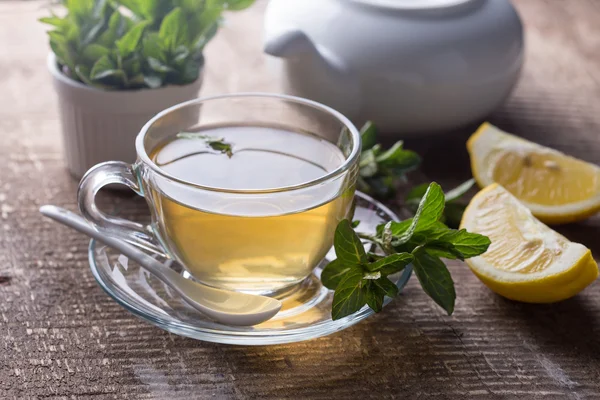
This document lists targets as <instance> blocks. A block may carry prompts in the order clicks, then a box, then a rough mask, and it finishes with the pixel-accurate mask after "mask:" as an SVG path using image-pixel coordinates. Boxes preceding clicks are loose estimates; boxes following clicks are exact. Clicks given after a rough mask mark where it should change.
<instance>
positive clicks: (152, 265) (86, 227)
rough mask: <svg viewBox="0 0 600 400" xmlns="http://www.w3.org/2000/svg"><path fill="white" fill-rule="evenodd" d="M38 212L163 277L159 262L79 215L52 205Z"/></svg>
mask: <svg viewBox="0 0 600 400" xmlns="http://www.w3.org/2000/svg"><path fill="white" fill-rule="evenodd" d="M40 212H41V213H42V214H43V215H45V216H46V217H49V218H52V219H53V220H56V221H58V222H60V223H61V224H64V225H67V226H70V227H71V228H73V229H75V230H77V231H79V232H81V233H84V234H86V235H87V236H89V237H92V238H94V239H96V240H98V241H99V242H101V243H104V244H105V245H107V246H110V247H112V248H114V249H116V250H118V251H120V252H121V253H123V254H124V255H126V256H127V257H129V258H131V259H132V260H134V261H136V262H137V263H138V264H140V265H143V266H144V267H146V269H148V270H149V271H150V272H152V273H153V274H155V275H159V276H161V277H162V276H164V274H163V271H162V269H163V268H165V266H164V265H163V264H162V263H161V262H160V261H158V260H156V259H154V258H152V257H150V256H149V255H148V254H146V253H144V252H143V251H141V250H139V249H137V248H136V247H134V246H132V245H130V244H129V243H127V242H125V241H124V240H123V239H121V238H116V237H113V236H109V235H106V234H103V233H102V232H99V231H98V230H96V228H94V227H93V226H92V225H90V224H89V223H87V222H86V221H85V220H84V219H83V218H81V217H80V216H79V215H77V214H75V213H72V212H71V211H69V210H65V209H64V208H60V207H56V206H52V205H46V206H42V207H40Z"/></svg>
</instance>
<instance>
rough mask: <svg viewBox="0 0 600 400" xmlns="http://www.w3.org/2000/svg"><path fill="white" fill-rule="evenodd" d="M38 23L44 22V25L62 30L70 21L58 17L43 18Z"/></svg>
mask: <svg viewBox="0 0 600 400" xmlns="http://www.w3.org/2000/svg"><path fill="white" fill-rule="evenodd" d="M38 21H40V22H43V23H44V24H48V25H52V26H55V27H57V28H62V27H64V26H65V25H67V24H68V21H66V20H65V19H64V18H60V17H57V16H56V15H53V16H51V17H42V18H40V19H38Z"/></svg>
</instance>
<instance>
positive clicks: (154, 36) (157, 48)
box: [142, 32, 166, 64]
mask: <svg viewBox="0 0 600 400" xmlns="http://www.w3.org/2000/svg"><path fill="white" fill-rule="evenodd" d="M160 42H161V39H160V37H159V36H158V33H156V32H150V33H147V34H146V35H145V37H144V39H143V40H142V55H143V56H144V57H146V59H147V61H148V62H149V61H150V58H154V59H155V60H158V61H159V62H160V63H161V64H162V63H164V62H166V55H165V50H164V49H163V48H162V47H161V43H160Z"/></svg>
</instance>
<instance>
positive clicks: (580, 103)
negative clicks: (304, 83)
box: [0, 0, 600, 399]
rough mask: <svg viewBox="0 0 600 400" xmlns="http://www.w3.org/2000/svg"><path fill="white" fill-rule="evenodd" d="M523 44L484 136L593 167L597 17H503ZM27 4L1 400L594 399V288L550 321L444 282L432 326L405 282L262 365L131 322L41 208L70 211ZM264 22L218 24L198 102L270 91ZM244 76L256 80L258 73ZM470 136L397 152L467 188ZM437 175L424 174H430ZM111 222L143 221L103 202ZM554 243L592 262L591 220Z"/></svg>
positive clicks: (78, 243)
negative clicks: (586, 251)
mask: <svg viewBox="0 0 600 400" xmlns="http://www.w3.org/2000/svg"><path fill="white" fill-rule="evenodd" d="M515 3H516V5H517V6H518V8H519V11H520V13H521V15H522V17H523V20H524V23H525V26H526V31H527V56H526V64H525V69H524V71H523V75H522V78H521V80H520V83H519V85H518V87H517V89H516V91H515V93H514V94H513V96H512V97H511V98H510V99H509V100H508V101H507V103H506V104H505V105H504V106H503V107H502V108H501V109H499V110H498V111H497V112H495V113H494V114H493V115H492V116H491V117H490V120H491V121H492V122H493V123H495V124H497V125H499V126H501V127H503V128H505V129H507V130H509V131H514V132H515V133H518V134H520V135H522V136H524V137H527V138H530V139H533V140H536V141H538V142H540V143H544V144H547V145H551V146H553V147H555V148H557V149H560V150H563V151H565V152H567V153H571V154H573V155H576V156H578V157H580V158H583V159H585V160H587V161H591V162H595V163H598V164H600V140H599V137H598V136H599V135H600V2H598V0H569V1H565V0H518V1H517V0H515ZM43 5H44V3H40V2H38V1H28V2H15V1H3V2H0V135H1V136H0V137H1V140H2V145H1V146H0V276H1V277H0V398H2V399H5V398H7V399H12V398H27V397H31V398H77V397H90V398H98V399H103V398H118V399H123V398H156V399H176V398H181V399H188V398H213V397H214V398H219V399H221V398H237V399H246V398H322V399H341V398H373V399H384V398H396V397H398V398H403V397H406V398H411V399H412V398H429V397H435V398H441V399H443V398H451V399H458V398H536V399H538V398H539V399H565V398H572V399H583V398H594V397H599V396H600V338H599V336H598V333H600V288H599V287H598V285H597V284H596V285H592V286H591V287H590V288H588V289H587V290H585V291H584V292H583V293H582V294H580V295H579V296H577V297H575V298H573V299H571V300H568V301H564V302H562V303H559V304H554V305H526V304H519V303H515V302H511V301H508V300H505V299H503V298H501V297H498V296H496V295H494V294H493V293H491V292H490V291H489V290H487V289H486V288H485V287H484V286H483V285H482V284H481V283H480V282H479V281H478V280H477V279H476V278H475V277H474V276H473V275H472V274H471V272H470V271H469V270H468V269H467V268H466V266H464V265H463V264H459V263H452V264H451V265H450V268H451V272H452V274H453V276H454V279H455V281H456V286H457V293H458V301H457V306H456V311H455V313H454V315H453V316H451V317H448V316H446V315H444V313H443V311H441V310H440V309H439V308H438V307H437V306H435V305H434V304H433V303H432V302H431V301H430V300H429V299H428V298H427V297H426V296H425V295H424V294H423V293H422V291H421V290H420V288H419V287H418V285H417V284H416V280H414V279H413V280H412V281H411V282H410V283H409V285H408V287H407V288H406V290H405V292H404V294H403V295H402V296H401V297H400V298H398V299H396V301H395V302H394V303H393V304H392V305H391V306H390V307H388V308H386V309H385V311H384V312H383V313H381V314H379V315H377V316H374V317H373V318H369V319H368V320H366V321H364V322H362V323H360V324H359V325H357V326H354V327H352V328H350V329H347V330H345V331H343V332H340V333H337V334H334V335H331V336H328V337H325V338H321V339H317V340H312V341H308V342H303V343H298V344H292V345H281V346H272V347H238V346H225V345H217V344H211V343H204V342H199V341H194V340H190V339H185V338H181V337H178V336H175V335H171V334H168V333H166V332H164V331H162V330H160V329H158V328H155V327H153V326H151V325H149V324H147V323H145V322H142V321H141V320H139V319H137V318H135V317H133V316H132V315H131V314H129V313H128V312H126V311H125V310H124V309H122V308H121V307H120V306H118V305H117V304H116V303H115V302H113V301H112V300H111V299H110V298H109V297H108V296H107V295H106V294H105V293H104V292H103V291H102V290H101V289H100V288H99V287H98V286H97V285H96V283H95V281H94V278H93V277H92V274H91V273H90V271H89V269H88V266H87V244H88V240H87V239H86V238H85V237H83V236H82V235H79V234H76V233H73V232H72V231H70V230H68V229H66V228H63V227H62V226H59V225H57V224H54V223H52V222H49V221H47V220H44V219H42V218H41V217H40V215H39V214H38V211H37V210H38V207H39V206H40V205H41V204H44V203H54V204H57V205H60V206H64V207H67V208H70V209H75V192H76V187H77V183H76V182H74V181H73V180H72V179H71V177H70V176H69V174H68V173H67V171H66V170H65V166H64V163H63V159H62V155H61V151H62V150H61V143H60V127H59V123H58V118H57V111H56V100H55V97H54V93H53V90H52V88H51V83H50V79H49V76H48V73H47V72H46V68H45V57H46V54H47V45H46V39H45V37H44V27H42V26H41V25H40V24H38V23H37V22H36V21H35V19H36V18H37V17H39V16H41V15H43V14H45V10H44V9H43ZM263 5H264V4H262V5H259V6H257V7H255V8H253V9H250V10H248V11H245V12H242V13H239V14H236V15H232V16H230V17H229V18H228V20H227V24H226V26H225V27H224V28H223V29H222V31H221V32H220V33H219V35H218V36H217V38H216V39H215V40H214V41H213V42H212V43H211V44H210V45H209V47H208V49H207V60H208V66H207V75H206V84H205V86H204V88H203V94H205V95H206V94H212V93H222V92H234V91H242V90H277V87H276V86H275V83H274V82H273V78H272V76H271V75H270V74H269V72H268V67H267V65H266V64H265V63H264V59H263V56H262V55H261V48H260V46H261V44H260V43H261V41H260V27H261V24H262V10H263ZM256 71H261V72H260V73H256ZM467 134H468V132H459V133H456V134H453V135H447V136H444V137H440V138H434V139H431V138H430V139H427V140H420V141H417V142H415V143H410V145H411V146H412V145H414V146H415V147H416V148H418V149H419V151H421V152H422V153H423V155H424V157H425V160H429V163H426V164H425V166H424V169H423V170H424V173H425V175H426V176H427V177H428V178H429V179H436V180H438V181H440V182H441V183H443V184H444V185H446V186H450V185H452V184H454V183H456V182H459V181H460V180H462V179H464V178H467V177H468V176H469V174H470V172H469V167H468V161H467V156H466V151H465V150H464V141H465V138H466V135H467ZM432 160H435V161H432ZM106 204H107V206H108V207H109V210H110V211H112V212H115V213H119V214H121V215H124V216H129V217H131V216H136V215H138V216H139V215H141V214H143V213H144V212H145V208H144V205H143V204H144V203H143V201H142V200H137V199H135V198H133V197H131V196H123V195H120V196H115V195H112V196H110V197H108V198H107V199H106ZM562 231H563V232H564V233H565V234H566V235H568V236H569V237H570V238H571V239H574V240H578V241H581V242H583V243H584V244H586V245H588V246H589V247H591V248H592V249H593V250H594V251H595V252H596V254H600V240H599V234H600V220H599V219H598V218H595V219H591V220H589V221H587V222H585V223H582V224H579V225H572V226H567V227H564V228H563V229H562Z"/></svg>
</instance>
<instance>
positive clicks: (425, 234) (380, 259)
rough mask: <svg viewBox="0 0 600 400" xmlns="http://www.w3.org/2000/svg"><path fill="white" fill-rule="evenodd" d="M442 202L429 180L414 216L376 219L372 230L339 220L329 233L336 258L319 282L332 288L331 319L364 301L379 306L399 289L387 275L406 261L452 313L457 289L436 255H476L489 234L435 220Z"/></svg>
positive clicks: (354, 309)
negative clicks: (359, 229) (378, 221)
mask: <svg viewBox="0 0 600 400" xmlns="http://www.w3.org/2000/svg"><path fill="white" fill-rule="evenodd" d="M445 203H446V200H445V196H444V192H443V191H442V188H441V187H440V186H439V185H438V184H437V183H435V182H434V183H431V184H430V185H429V186H428V188H427V190H426V191H425V194H424V195H423V197H422V198H421V201H420V202H419V206H418V208H417V211H416V213H415V216H414V217H412V218H410V219H407V220H405V221H402V222H393V221H391V222H388V223H387V224H384V225H380V226H378V227H377V232H376V234H375V235H365V234H361V233H357V232H356V231H355V228H356V227H357V224H356V223H355V224H353V223H351V222H350V221H349V220H343V221H341V222H340V223H339V224H338V226H337V228H336V231H335V237H334V249H335V253H336V256H337V258H336V259H335V260H333V261H332V262H330V263H329V264H328V265H327V266H326V267H325V268H324V269H323V271H322V274H321V281H322V282H323V284H324V285H325V286H326V287H327V288H329V289H332V290H334V291H335V293H334V296H333V305H332V312H331V315H332V318H333V319H334V320H336V319H340V318H343V317H345V316H347V315H350V314H353V313H355V312H357V311H358V310H360V309H361V308H362V307H363V306H364V305H365V304H367V305H368V306H369V307H370V308H371V309H373V311H375V312H379V311H381V309H382V307H383V301H384V298H385V296H388V297H394V296H396V295H397V294H398V288H397V287H396V285H395V284H394V283H393V282H392V281H391V280H390V279H389V276H390V275H393V274H395V273H398V272H400V271H402V270H403V269H404V268H406V266H407V265H408V264H410V263H412V265H413V269H414V272H415V274H416V276H417V278H418V280H419V283H420V284H421V287H422V288H423V290H424V291H425V293H427V295H429V297H431V298H432V299H433V301H435V302H436V303H437V304H438V305H440V306H441V307H442V308H443V309H444V310H446V312H447V313H448V314H452V312H453V311H454V303H455V300H456V292H455V290H454V282H453V281H452V277H451V275H450V272H449V271H448V268H447V267H446V265H445V264H444V262H443V261H442V260H441V258H446V259H453V260H454V259H459V260H464V259H466V258H470V257H475V256H478V255H480V254H483V253H484V252H485V251H486V250H487V249H488V247H489V245H490V240H489V239H488V238H487V237H485V236H482V235H479V234H476V233H469V232H467V231H466V230H464V229H461V230H455V229H450V228H448V227H447V226H446V225H445V224H444V223H442V222H441V221H440V219H441V218H442V216H443V213H444V207H445ZM363 241H364V242H366V243H367V244H368V245H369V246H368V247H370V249H369V251H366V250H365V246H364V244H363Z"/></svg>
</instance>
